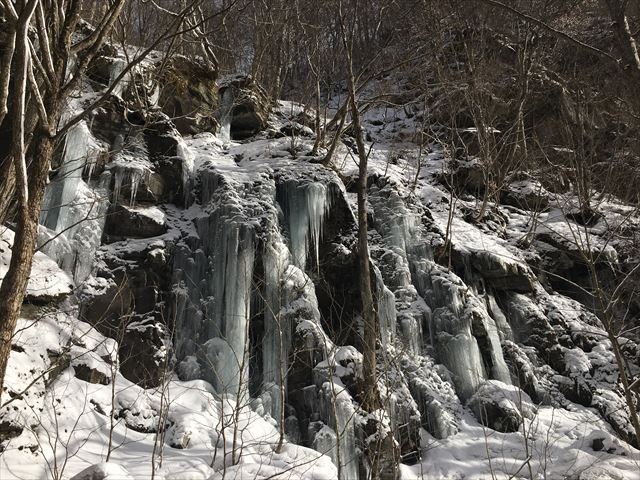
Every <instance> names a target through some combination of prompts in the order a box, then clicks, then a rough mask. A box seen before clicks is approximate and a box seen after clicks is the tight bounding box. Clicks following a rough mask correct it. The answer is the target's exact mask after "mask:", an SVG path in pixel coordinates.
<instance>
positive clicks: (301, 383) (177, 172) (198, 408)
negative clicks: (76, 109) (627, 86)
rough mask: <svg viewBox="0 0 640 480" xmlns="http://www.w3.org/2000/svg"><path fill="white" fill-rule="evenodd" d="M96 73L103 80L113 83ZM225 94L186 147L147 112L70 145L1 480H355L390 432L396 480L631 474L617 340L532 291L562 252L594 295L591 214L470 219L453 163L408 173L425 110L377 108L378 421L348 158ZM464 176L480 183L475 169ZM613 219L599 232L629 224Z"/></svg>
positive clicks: (493, 210) (19, 343) (24, 327)
mask: <svg viewBox="0 0 640 480" xmlns="http://www.w3.org/2000/svg"><path fill="white" fill-rule="evenodd" d="M160 58H161V57H157V58H156V59H155V60H153V59H152V60H151V64H148V65H142V66H141V69H142V70H141V72H142V71H144V69H145V68H150V67H151V66H152V64H153V62H155V61H159V59H160ZM109 65H110V66H111V67H110V68H111V70H109V76H110V77H111V80H110V81H113V78H115V76H117V75H118V74H119V72H121V71H122V70H121V69H120V68H121V64H119V63H118V62H111V63H109ZM141 75H142V74H141ZM222 85H223V86H226V88H223V89H222V92H221V93H222V95H221V98H220V104H219V110H218V113H217V116H216V118H217V119H218V122H219V123H220V129H219V131H218V132H217V134H216V135H214V134H213V133H212V132H201V133H198V134H196V135H193V136H184V137H183V136H182V135H180V134H179V133H178V129H177V128H176V126H175V125H174V124H173V123H172V121H171V119H169V118H168V117H167V116H166V115H164V116H163V115H162V114H158V118H156V119H155V120H152V121H150V123H149V125H146V126H145V128H140V129H138V130H136V129H135V128H134V129H132V130H131V131H124V130H123V127H122V125H124V124H118V123H117V122H115V121H114V122H112V123H114V124H113V125H112V126H111V127H112V128H111V130H113V131H109V132H108V133H109V135H106V134H105V135H99V134H98V133H99V132H96V131H95V130H92V129H90V126H91V125H89V124H87V123H85V122H80V123H78V124H77V125H76V126H75V127H74V128H72V129H71V130H70V131H69V133H68V135H67V138H66V140H65V146H64V150H63V154H62V163H61V165H60V168H59V170H58V172H57V174H56V175H55V176H54V178H53V181H52V184H51V186H50V188H49V189H48V191H47V194H46V201H45V206H44V208H43V212H42V217H41V223H42V225H41V229H40V232H39V244H40V246H41V248H42V252H39V253H37V254H36V257H35V263H34V268H33V271H32V277H31V279H30V283H29V292H28V293H29V296H30V298H34V297H35V293H34V292H35V291H37V290H38V289H42V290H43V291H46V292H48V293H47V294H46V296H47V298H46V302H49V305H47V306H46V307H38V306H28V307H25V309H24V312H23V318H21V319H20V322H19V334H18V335H17V336H16V338H15V341H14V348H13V351H12V354H11V360H10V365H9V369H8V374H7V378H8V385H9V388H8V390H7V391H8V392H9V393H8V396H9V397H10V400H9V402H10V403H9V404H6V403H3V404H2V405H1V406H0V442H1V443H0V445H2V448H4V449H5V450H4V453H3V455H2V457H1V459H0V462H2V463H0V468H2V469H3V474H4V470H5V469H6V471H8V472H10V474H9V478H13V477H15V478H31V477H34V475H32V474H33V473H34V472H36V473H37V475H35V476H36V477H43V476H55V475H57V476H58V477H60V476H62V477H72V476H73V475H80V477H79V478H83V477H82V475H84V476H87V475H103V476H104V478H111V476H115V475H118V476H123V477H124V478H126V475H129V476H130V477H131V478H150V476H151V469H152V465H153V468H154V469H155V472H154V475H156V477H157V478H159V479H166V480H168V479H173V478H194V479H195V478H197V479H210V478H274V477H283V478H292V479H295V478H305V479H307V478H317V479H334V478H341V479H344V480H352V479H353V480H357V479H358V478H360V476H361V473H362V472H365V471H366V463H367V461H366V458H367V454H368V451H367V448H368V445H370V444H371V442H374V441H375V440H376V439H389V438H392V443H393V448H390V449H389V450H388V452H391V453H393V452H396V451H397V454H398V455H399V456H400V457H399V458H400V460H401V463H402V465H401V467H400V470H401V474H402V478H403V479H404V478H463V477H464V478H490V477H492V475H495V476H496V478H516V477H518V476H519V475H520V476H521V475H522V474H523V472H525V471H526V476H529V472H530V474H531V476H532V477H533V478H556V477H558V478H559V477H560V476H565V475H570V476H573V478H596V476H597V475H599V474H600V473H601V472H602V471H607V472H610V475H611V477H612V478H637V477H638V476H637V471H638V469H637V464H638V463H637V462H638V461H640V454H639V453H638V451H637V450H635V449H634V448H633V446H632V443H633V441H634V440H633V430H632V428H631V425H630V423H629V420H628V412H627V411H626V407H625V403H624V398H623V396H622V395H621V391H620V388H619V385H618V372H617V369H616V366H615V356H614V355H613V351H612V345H611V343H610V342H609V340H608V339H607V338H606V334H605V332H604V330H603V329H602V325H601V324H600V322H599V320H598V318H597V317H596V316H595V315H594V314H593V313H592V312H591V311H590V310H589V309H588V305H587V306H585V305H584V304H583V303H580V302H581V297H580V296H579V295H577V292H576V291H570V290H561V289H555V287H556V286H558V285H559V284H557V283H555V282H554V281H552V280H549V278H548V277H545V276H544V275H541V274H540V273H539V271H540V269H539V268H538V267H539V266H540V265H543V266H545V265H546V266H549V265H553V264H554V263H553V262H554V260H558V259H559V260H562V261H563V262H556V267H557V269H558V270H557V271H560V269H561V268H563V269H565V270H563V271H565V272H568V273H572V274H574V277H572V281H573V283H575V284H577V285H579V286H582V285H586V283H584V282H585V279H584V278H582V277H580V276H579V272H576V270H577V269H576V265H577V264H576V260H575V255H574V254H575V252H576V248H575V246H574V245H572V244H571V242H568V241H567V239H568V238H572V237H571V235H572V234H574V233H576V232H578V233H577V234H576V235H577V236H576V237H575V238H577V239H578V241H580V242H581V241H582V240H584V239H583V238H582V236H581V235H584V232H585V230H584V229H581V228H580V227H578V226H577V225H578V223H576V222H578V221H583V223H585V222H586V220H585V219H584V218H579V216H578V215H573V216H571V215H568V216H567V215H564V213H563V212H562V211H561V209H560V208H559V205H560V203H559V201H558V200H556V199H555V198H554V196H553V195H551V194H549V192H542V191H541V189H540V188H537V187H539V185H537V184H531V185H530V184H529V183H528V182H525V181H524V180H517V179H514V180H513V182H512V184H511V187H510V188H511V190H512V191H511V193H512V197H514V198H515V196H516V194H518V198H515V199H514V198H510V199H508V202H506V203H508V204H509V205H494V204H492V205H489V207H488V209H487V212H488V213H487V215H486V217H485V218H484V219H478V218H477V216H476V213H477V205H476V204H475V203H474V201H471V200H465V199H453V197H452V196H451V193H450V192H449V191H447V190H446V188H445V186H444V185H443V184H442V183H441V182H440V180H441V179H442V171H445V170H446V169H447V168H453V167H452V164H451V163H449V162H448V160H447V159H446V158H445V155H444V153H443V151H442V150H440V149H439V147H438V146H437V145H434V146H432V147H433V148H431V151H430V153H428V154H425V155H424V156H423V158H415V155H416V154H415V152H416V150H417V149H416V148H415V147H416V146H415V144H412V143H403V142H404V140H407V139H409V140H410V139H411V138H412V135H415V123H414V120H412V116H413V114H414V113H416V112H413V113H412V112H408V111H405V110H402V109H390V108H388V107H387V106H384V107H381V106H375V105H372V107H371V109H370V110H369V111H367V113H366V115H365V116H364V124H365V127H366V128H367V130H368V132H369V133H371V135H372V136H373V139H375V140H376V143H375V144H373V145H372V146H371V151H370V172H369V173H370V176H369V179H368V182H367V184H368V195H369V197H368V204H367V210H368V211H367V214H368V217H369V220H370V222H369V226H370V230H369V232H368V234H369V243H370V248H371V258H370V262H371V275H372V278H371V280H372V285H373V287H374V292H373V293H374V297H375V298H374V299H375V307H376V313H377V318H378V321H379V332H378V342H377V343H378V349H377V362H378V365H377V366H378V374H379V375H378V377H379V380H378V385H377V386H378V390H379V392H380V396H381V402H382V405H383V407H382V408H381V409H379V410H377V411H375V412H366V411H364V409H363V408H362V405H361V401H362V398H361V393H362V362H363V355H362V351H361V350H362V344H363V339H362V336H363V330H364V328H363V324H362V315H361V297H360V292H359V291H358V285H359V282H358V280H359V277H358V253H357V242H356V239H357V230H356V228H357V227H356V224H357V222H356V221H355V202H354V200H355V194H354V193H352V188H353V180H354V179H355V178H356V176H357V173H356V172H357V165H356V164H355V161H354V157H355V156H354V155H353V150H352V147H349V146H347V145H342V144H340V145H339V146H338V148H337V151H336V155H335V158H334V164H333V165H332V166H331V168H327V167H326V166H323V165H321V164H319V163H316V162H317V158H316V157H311V156H310V152H311V147H312V145H313V141H314V139H313V136H312V132H310V131H309V130H308V129H306V128H305V127H304V126H303V123H304V122H305V118H304V117H305V112H306V110H305V109H304V107H303V106H301V105H299V104H296V103H293V102H284V101H281V102H278V103H277V104H276V106H275V111H274V113H273V115H272V117H271V118H269V120H268V122H269V127H268V129H267V130H266V131H263V132H259V131H256V128H257V127H256V124H257V123H260V125H262V124H263V123H264V122H265V121H266V120H265V119H264V118H262V116H263V114H264V112H260V116H261V118H259V119H258V120H260V121H259V122H257V120H256V118H257V113H256V111H254V112H253V114H252V115H253V117H251V118H249V117H250V116H251V115H245V118H239V117H238V118H236V117H235V116H234V115H235V114H234V108H235V107H236V106H237V103H238V102H239V101H240V100H239V99H238V98H234V91H236V92H237V91H238V88H241V89H245V90H246V89H248V88H249V83H247V81H246V78H245V79H244V80H239V79H229V80H228V82H227V83H224V82H223V83H222ZM230 85H235V86H234V87H233V88H232V87H231V86H230ZM161 87H162V86H160V87H158V88H161ZM234 89H235V90H234ZM125 90H126V88H125V86H123V87H122V88H120V87H119V88H118V89H116V91H115V93H116V94H117V95H119V96H120V99H119V100H118V101H123V102H124V101H126V99H125V98H124V97H126V91H125ZM84 94H85V95H93V94H95V92H89V91H87V92H84ZM186 95H188V93H186ZM256 95H258V94H256ZM258 96H259V95H258ZM256 98H257V97H256ZM188 100H189V101H191V100H193V99H188ZM254 100H255V99H254ZM252 101H253V100H252ZM331 102H335V105H334V104H333V103H332V104H331V108H332V109H335V108H337V107H338V106H339V101H338V100H337V99H332V100H331ZM254 103H255V101H254ZM72 107H73V106H72ZM334 107H335V108H334ZM250 113H251V112H250ZM307 114H308V112H307ZM96 118H98V116H96ZM105 118H106V117H100V122H103V123H104V122H107V123H108V121H110V120H109V119H106V120H105ZM233 122H236V128H242V129H244V130H243V131H242V132H240V133H241V136H242V137H243V143H237V142H235V141H234V140H233V139H232V133H233V132H232V124H233ZM256 122H257V123H256ZM103 123H101V124H103ZM147 127H148V128H147ZM143 130H146V131H143ZM180 131H183V130H180ZM114 132H117V134H115V135H113V133H114ZM237 133H238V132H236V134H237ZM98 137H99V138H101V139H103V141H104V144H103V142H102V141H98V140H97V139H96V138H98ZM103 137H104V138H103ZM107 138H108V141H107V140H104V139H107ZM234 138H238V137H234ZM107 143H108V145H107ZM347 143H348V142H347ZM106 151H110V152H112V154H111V155H107V156H106V157H105V156H104V153H105V152H106ZM417 161H420V162H422V164H423V165H422V166H423V168H422V170H421V173H420V174H417V173H418V172H416V171H415V165H416V162H417ZM455 168H456V170H455V172H454V173H455V175H454V176H458V177H459V178H460V179H461V178H463V177H464V178H466V179H467V180H469V179H471V180H474V179H475V180H477V178H476V177H474V175H475V173H474V172H476V173H477V162H476V161H474V160H473V159H470V160H468V161H466V160H465V161H464V162H462V163H460V164H459V165H457V166H455ZM518 182H520V183H518ZM523 182H524V183H523ZM471 183H473V182H471ZM476 186H479V185H476ZM534 191H535V192H534ZM470 193H471V194H472V193H473V192H467V194H470ZM533 193H540V194H541V195H542V196H543V197H544V202H542V197H540V198H534V196H533ZM465 198H466V197H465ZM109 200H110V202H111V205H109ZM516 200H517V201H516ZM534 200H535V201H534ZM531 203H535V205H533V206H532V205H531ZM542 203H544V206H543V205H542ZM514 205H515V206H514ZM527 208H531V209H534V210H536V212H537V217H536V218H537V224H535V225H532V223H531V221H530V216H529V213H527V211H525V209H527ZM607 209H608V210H607V211H606V212H605V213H604V214H603V215H606V216H608V217H607V221H610V222H614V223H615V221H616V219H621V218H628V217H629V214H630V212H629V210H625V207H624V206H620V205H610V206H608V207H607ZM105 215H111V217H110V219H109V222H107V228H106V232H105V234H104V235H103V229H104V226H105V221H104V217H105ZM119 219H121V220H119ZM114 222H116V223H114ZM117 222H121V223H124V222H127V224H126V225H118V224H117ZM590 224H591V225H590V226H589V227H588V228H590V229H591V230H589V232H590V234H592V235H595V236H596V238H595V241H594V242H592V243H590V245H591V246H592V253H594V254H598V255H600V257H599V258H600V259H602V260H601V266H602V268H605V267H606V266H607V265H609V266H610V265H611V264H614V263H615V262H617V261H618V258H619V256H618V252H617V250H616V248H617V245H616V244H615V243H614V244H611V243H610V242H609V241H608V238H607V231H608V227H607V225H606V222H604V221H600V219H599V217H598V218H595V219H592V221H591V220H590ZM582 226H584V225H582ZM2 228H4V227H2ZM7 232H9V231H8V230H6V231H5V230H3V236H2V240H1V243H0V249H2V250H4V251H3V252H0V253H1V254H2V256H1V257H0V260H2V262H1V263H0V266H1V267H2V268H3V269H6V265H7V264H8V261H9V256H8V255H7V252H8V248H9V245H10V242H11V239H10V236H11V235H10V233H7ZM579 232H583V233H579ZM523 239H524V240H526V241H524V240H523ZM103 242H104V243H103ZM3 271H4V270H3ZM74 281H75V284H76V285H77V286H78V287H79V288H78V289H77V292H76V293H77V294H76V295H70V294H71V285H73V283H74ZM581 282H582V283H581ZM556 290H557V291H556ZM560 291H562V293H565V294H568V295H571V297H572V298H569V297H568V296H564V295H562V294H561V293H559V292H560ZM63 296H65V297H66V296H70V298H69V299H67V300H64V301H61V302H59V303H57V304H51V301H52V300H55V301H59V300H60V297H63ZM34 303H38V302H37V301H36V300H34ZM40 303H45V301H41V302H40ZM623 343H624V348H625V349H626V351H628V352H631V353H633V352H635V353H636V355H637V352H638V351H639V350H638V347H637V345H636V344H635V342H634V341H633V339H632V338H629V339H624V342H623ZM25 365H26V366H28V368H25ZM639 370H640V369H639V368H638V366H637V365H636V364H633V365H630V372H631V374H632V375H638V374H639V373H640V371H639ZM30 386H31V387H30ZM29 388H33V391H29ZM25 389H26V391H25V392H23V390H25ZM5 398H6V396H5V395H4V393H3V395H2V401H3V402H6V401H7V400H5ZM64 399H69V400H68V401H65V400H64ZM372 425H373V426H374V427H375V429H376V430H375V432H374V433H372V430H371V426H372ZM54 432H55V433H54ZM54 436H55V440H52V439H53V438H54ZM110 438H111V440H112V442H111V448H112V451H111V456H110V462H109V463H108V464H107V463H104V461H105V458H106V456H107V454H108V450H109V448H110V447H109V444H110V443H109V439H110ZM114 442H115V443H114ZM550 445H554V446H555V447H554V448H549V446H550ZM114 446H115V447H114ZM125 447H126V448H125ZM32 452H37V454H38V456H36V455H35V453H32ZM154 452H155V453H154ZM152 455H156V461H155V463H152V462H151V457H152ZM160 455H162V458H163V460H162V462H160V461H159V456H160ZM66 457H68V458H69V462H68V463H67V464H65V465H66V466H65V468H66V470H64V472H62V473H61V472H59V471H58V472H57V473H56V472H55V471H53V470H52V469H55V468H56V467H55V465H56V464H55V462H53V459H60V458H66ZM495 458H500V459H501V460H500V461H499V462H497V463H496V462H495V461H494V460H493V459H495ZM385 460H386V461H391V460H392V459H390V458H385ZM120 467H121V468H122V469H123V470H122V471H116V470H117V469H118V468H120ZM85 469H86V470H85ZM601 469H602V470H601ZM127 472H128V473H127ZM634 475H635V476H634ZM3 478H4V476H3Z"/></svg>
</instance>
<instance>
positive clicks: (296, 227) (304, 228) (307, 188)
mask: <svg viewBox="0 0 640 480" xmlns="http://www.w3.org/2000/svg"><path fill="white" fill-rule="evenodd" d="M281 189H282V190H283V197H284V198H282V200H281V201H282V204H283V210H284V213H285V216H286V217H287V220H288V227H289V238H290V241H291V253H292V255H293V262H294V264H295V265H297V266H298V267H300V268H301V269H302V270H304V269H305V267H306V262H307V256H308V255H309V251H310V249H311V247H313V258H314V260H315V264H316V266H318V265H319V264H320V259H319V257H320V240H321V239H322V228H323V224H324V218H325V216H326V214H327V213H328V211H329V208H330V206H331V195H330V193H329V192H328V189H327V187H326V186H325V185H324V184H322V183H319V182H313V183H308V184H306V185H300V184H299V183H298V182H297V181H295V180H287V181H286V182H284V183H283V184H282V186H281Z"/></svg>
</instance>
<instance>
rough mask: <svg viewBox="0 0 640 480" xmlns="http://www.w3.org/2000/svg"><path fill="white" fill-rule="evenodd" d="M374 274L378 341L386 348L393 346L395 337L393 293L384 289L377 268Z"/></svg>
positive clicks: (394, 301) (394, 300) (394, 299)
mask: <svg viewBox="0 0 640 480" xmlns="http://www.w3.org/2000/svg"><path fill="white" fill-rule="evenodd" d="M375 274H376V290H377V291H376V296H377V310H378V318H379V320H380V340H381V341H382V346H383V347H388V346H390V345H392V344H393V341H394V339H395V335H396V298H395V296H394V295H393V292H392V291H391V290H389V289H388V288H387V287H385V285H384V282H383V280H382V275H381V274H380V271H379V270H378V269H377V268H376V269H375Z"/></svg>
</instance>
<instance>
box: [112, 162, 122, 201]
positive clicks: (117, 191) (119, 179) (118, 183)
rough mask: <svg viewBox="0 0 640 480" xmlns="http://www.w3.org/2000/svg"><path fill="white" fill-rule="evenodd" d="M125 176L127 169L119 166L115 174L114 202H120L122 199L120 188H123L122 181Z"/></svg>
mask: <svg viewBox="0 0 640 480" xmlns="http://www.w3.org/2000/svg"><path fill="white" fill-rule="evenodd" d="M124 177H125V171H124V170H122V169H120V168H117V169H116V173H115V176H114V184H113V203H114V204H116V203H118V200H119V199H120V190H122V181H123V180H124Z"/></svg>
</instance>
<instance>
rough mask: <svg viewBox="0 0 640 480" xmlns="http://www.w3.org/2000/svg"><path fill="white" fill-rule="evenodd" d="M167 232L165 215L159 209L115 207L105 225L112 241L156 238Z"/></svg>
mask: <svg viewBox="0 0 640 480" xmlns="http://www.w3.org/2000/svg"><path fill="white" fill-rule="evenodd" d="M166 231H167V225H166V223H165V215H164V212H163V211H162V210H160V209H159V208H158V207H147V208H134V207H126V206H124V205H115V206H114V207H113V209H112V211H111V212H110V213H109V214H108V215H107V221H106V224H105V233H106V234H107V235H108V236H109V238H110V239H111V240H114V239H125V238H149V237H156V236H158V235H162V234H163V233H165V232H166Z"/></svg>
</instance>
